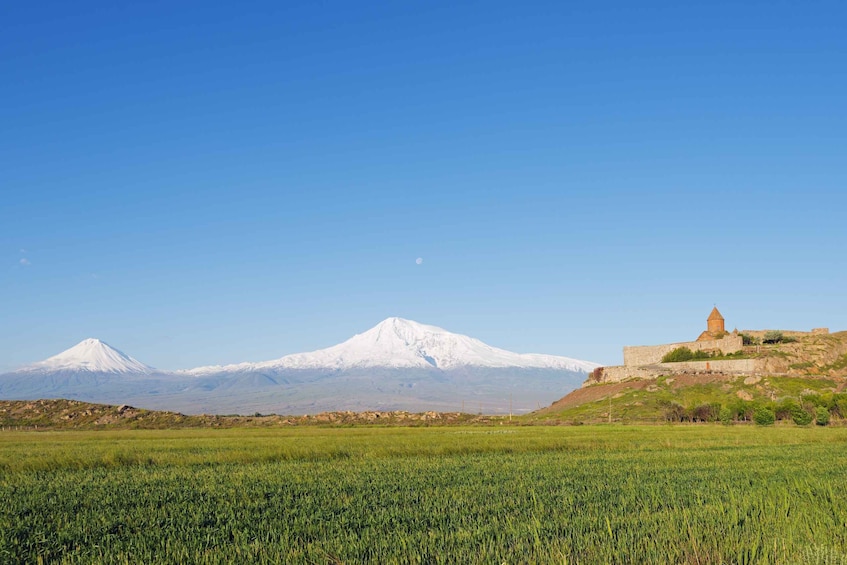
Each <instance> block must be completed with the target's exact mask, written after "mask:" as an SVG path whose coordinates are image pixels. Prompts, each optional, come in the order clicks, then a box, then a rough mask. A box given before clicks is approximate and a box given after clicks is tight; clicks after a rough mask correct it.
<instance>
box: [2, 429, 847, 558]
mask: <svg viewBox="0 0 847 565" xmlns="http://www.w3.org/2000/svg"><path fill="white" fill-rule="evenodd" d="M845 485H847V429H844V428H799V427H772V428H760V427H752V426H731V427H722V426H711V425H699V426H693V425H690V426H673V427H671V426H653V427H650V426H641V427H635V426H617V427H616V426H580V427H509V426H496V427H473V428H349V429H338V428H286V429H280V430H271V429H230V430H178V431H126V430H125V431H113V432H107V431H102V432H43V433H40V432H17V433H9V432H7V433H4V434H0V500H2V505H0V563H38V562H44V563H50V562H57V563H249V562H255V563H359V562H372V563H497V564H499V563H531V562H538V563H786V564H787V563H828V564H829V563H847V496H845V494H844V487H845Z"/></svg>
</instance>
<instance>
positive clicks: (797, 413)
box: [791, 406, 828, 426]
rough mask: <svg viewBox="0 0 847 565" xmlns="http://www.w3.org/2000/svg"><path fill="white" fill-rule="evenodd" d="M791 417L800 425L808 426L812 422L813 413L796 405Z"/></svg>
mask: <svg viewBox="0 0 847 565" xmlns="http://www.w3.org/2000/svg"><path fill="white" fill-rule="evenodd" d="M827 414H828V413H827ZM791 419H792V420H794V423H795V424H797V425H798V426H808V425H809V424H811V423H812V415H811V414H810V413H809V412H807V411H806V410H804V409H803V408H802V407H800V406H795V407H794V410H792V412H791Z"/></svg>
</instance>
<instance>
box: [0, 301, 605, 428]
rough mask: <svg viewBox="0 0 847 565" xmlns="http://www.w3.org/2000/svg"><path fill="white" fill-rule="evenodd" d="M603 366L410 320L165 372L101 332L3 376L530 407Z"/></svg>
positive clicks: (180, 403)
mask: <svg viewBox="0 0 847 565" xmlns="http://www.w3.org/2000/svg"><path fill="white" fill-rule="evenodd" d="M597 366H598V365H596V364H595V363H589V362H587V361H579V360H577V359H571V358H569V357H557V356H553V355H540V354H520V353H512V352H510V351H506V350H504V349H498V348H496V347H491V346H490V345H486V344H485V343H483V342H481V341H479V340H477V339H474V338H471V337H468V336H464V335H459V334H454V333H450V332H448V331H446V330H444V329H441V328H438V327H435V326H428V325H424V324H419V323H417V322H413V321H410V320H404V319H402V318H388V319H387V320H384V321H383V322H381V323H379V324H378V325H376V326H375V327H373V328H371V329H370V330H368V331H366V332H364V333H361V334H358V335H355V336H353V337H352V338H350V339H348V340H347V341H345V342H343V343H340V344H338V345H334V346H332V347H328V348H326V349H321V350H318V351H313V352H311V353H295V354H293V355H286V356H285V357H282V358H280V359H276V360H273V361H265V362H261V363H240V364H237V365H226V366H209V367H199V368H197V369H190V370H183V371H175V372H164V371H157V370H155V369H153V368H152V367H150V366H148V365H145V364H144V363H141V362H140V361H137V360H136V359H133V358H132V357H130V356H128V355H126V354H124V353H122V352H120V351H118V350H117V349H114V348H112V347H110V346H109V345H107V344H105V343H103V342H102V341H100V340H97V339H87V340H85V341H83V342H81V343H79V344H77V345H76V346H74V347H72V348H70V349H68V350H67V351H63V352H62V353H60V354H58V355H55V356H53V357H50V358H49V359H46V360H44V361H41V362H39V363H34V364H32V365H29V366H26V367H23V368H21V369H19V370H17V371H15V372H12V373H7V374H5V375H0V398H2V399H22V400H26V399H36V398H57V397H63V398H72V399H78V400H87V401H90V402H105V403H112V404H132V405H135V406H139V407H143V408H152V409H162V410H175V411H179V412H186V413H200V412H203V413H241V414H245V413H253V412H263V413H267V412H274V413H277V414H303V413H316V412H323V411H327V410H356V411H362V410H409V411H416V412H418V411H426V410H439V411H459V410H466V411H473V412H486V413H504V412H508V411H511V410H512V409H514V411H515V412H518V413H520V412H526V411H529V410H533V409H535V408H539V407H541V406H543V405H547V404H549V403H551V402H553V401H555V400H557V399H559V398H561V397H562V396H564V395H565V394H567V393H568V392H570V391H571V390H573V389H575V388H577V387H579V386H580V385H581V383H582V382H583V381H584V380H585V378H586V375H587V373H588V372H589V371H591V370H593V369H594V368H595V367H597Z"/></svg>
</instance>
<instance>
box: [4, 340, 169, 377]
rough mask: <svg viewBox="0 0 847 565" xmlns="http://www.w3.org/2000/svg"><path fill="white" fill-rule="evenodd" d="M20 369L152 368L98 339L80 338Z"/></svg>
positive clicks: (131, 370)
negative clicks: (77, 341)
mask: <svg viewBox="0 0 847 565" xmlns="http://www.w3.org/2000/svg"><path fill="white" fill-rule="evenodd" d="M20 370H21V371H24V372H30V371H37V372H51V371H87V372H92V373H152V372H153V371H154V370H155V369H153V367H150V366H148V365H145V364H144V363H141V362H140V361H137V360H136V359H133V358H132V357H130V356H129V355H126V354H125V353H123V352H121V351H118V350H117V349H115V348H114V347H112V346H110V345H109V344H107V343H105V342H103V341H100V340H99V339H94V338H89V339H84V340H82V341H81V342H79V343H78V344H76V345H74V346H73V347H71V348H70V349H66V350H65V351H62V352H61V353H59V354H58V355H54V356H53V357H50V358H48V359H45V360H44V361H40V362H38V363H33V364H32V365H28V366H26V367H24V368H22V369H20Z"/></svg>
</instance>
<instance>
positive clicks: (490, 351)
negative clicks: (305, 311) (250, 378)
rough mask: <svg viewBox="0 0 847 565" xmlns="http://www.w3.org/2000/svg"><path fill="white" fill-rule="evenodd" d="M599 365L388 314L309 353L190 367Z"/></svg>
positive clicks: (583, 367)
mask: <svg viewBox="0 0 847 565" xmlns="http://www.w3.org/2000/svg"><path fill="white" fill-rule="evenodd" d="M598 366H599V365H597V364H595V363H590V362H587V361H580V360H578V359H571V358H569V357H558V356H554V355H539V354H520V353H512V352H511V351H506V350H504V349H498V348H496V347H491V346H490V345H486V344H485V343H483V342H481V341H479V340H478V339H474V338H472V337H468V336H465V335H460V334H454V333H450V332H448V331H447V330H445V329H442V328H439V327H436V326H429V325H425V324H420V323H418V322H414V321H412V320H405V319H403V318H388V319H386V320H383V321H382V322H380V323H379V324H377V325H376V326H374V327H373V328H371V329H369V330H368V331H366V332H364V333H361V334H357V335H354V336H353V337H351V338H350V339H348V340H347V341H345V342H343V343H340V344H338V345H334V346H332V347H328V348H326V349H321V350H318V351H312V352H310V353H295V354H293V355H287V356H285V357H282V358H281V359H276V360H274V361H266V362H264V363H241V364H237V365H227V366H224V367H221V366H217V367H200V368H198V369H193V370H191V371H190V372H191V373H193V374H207V373H212V372H218V371H245V370H268V369H271V370H284V369H333V370H343V369H355V368H375V367H386V368H394V369H405V368H409V369H413V368H418V369H420V368H423V369H432V368H435V369H456V368H460V367H491V368H516V369H559V370H566V371H585V372H587V371H591V370H593V369H594V368H595V367H598Z"/></svg>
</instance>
